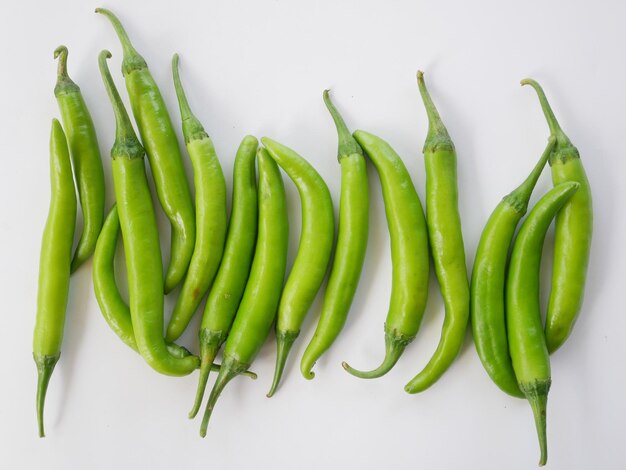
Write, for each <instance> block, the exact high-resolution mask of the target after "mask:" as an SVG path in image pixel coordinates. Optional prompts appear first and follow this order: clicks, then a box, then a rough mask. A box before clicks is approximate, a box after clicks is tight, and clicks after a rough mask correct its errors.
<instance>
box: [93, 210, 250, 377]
mask: <svg viewBox="0 0 626 470" xmlns="http://www.w3.org/2000/svg"><path fill="white" fill-rule="evenodd" d="M119 233H120V219H119V215H118V213H117V207H116V206H113V207H112V208H111V210H110V211H109V215H107V217H106V219H105V220H104V225H103V226H102V231H101V232H100V236H99V237H98V243H97V244H96V250H95V251H94V254H93V286H94V291H95V294H96V300H97V301H98V305H99V306H100V311H101V312H102V316H103V317H104V319H105V320H106V322H107V324H108V325H109V326H110V327H111V329H112V330H113V332H114V333H115V334H116V335H117V336H118V337H119V338H120V339H121V340H122V341H123V342H124V344H126V345H127V346H128V347H130V348H131V349H133V350H134V351H136V352H139V349H138V348H137V341H135V331H134V330H133V324H132V322H131V317H130V309H129V308H128V305H127V304H126V302H125V301H124V299H123V298H122V295H121V294H120V291H119V289H118V288H117V282H116V280H115V250H116V246H117V239H118V237H119ZM167 350H168V351H169V353H170V354H171V355H172V356H174V357H177V358H183V357H187V356H189V355H191V353H190V352H189V351H188V350H187V348H184V347H182V346H179V345H178V344H175V343H167ZM210 369H211V370H212V371H219V369H220V366H219V365H218V364H213V363H211V364H210ZM244 375H248V376H249V377H251V378H253V379H256V378H257V376H256V374H255V373H254V372H245V373H244Z"/></svg>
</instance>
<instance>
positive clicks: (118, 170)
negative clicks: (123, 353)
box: [98, 51, 199, 376]
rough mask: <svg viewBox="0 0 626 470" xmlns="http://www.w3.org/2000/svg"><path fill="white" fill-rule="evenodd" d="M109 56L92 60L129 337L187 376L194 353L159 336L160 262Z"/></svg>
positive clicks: (154, 359) (135, 147) (138, 149)
mask: <svg viewBox="0 0 626 470" xmlns="http://www.w3.org/2000/svg"><path fill="white" fill-rule="evenodd" d="M109 57H111V53H110V52H108V51H102V52H101V53H100V56H99V58H98V63H99V66H100V73H101V75H102V79H103V81H104V84H105V88H106V90H107V93H108V95H109V98H110V100H111V104H112V105H113V111H114V113H115V121H116V130H115V143H114V144H113V148H112V149H111V158H112V168H113V183H114V188H115V198H116V200H117V210H118V213H119V219H120V227H121V230H122V239H123V241H124V253H125V256H126V270H127V273H128V293H129V300H130V302H129V304H130V316H131V321H132V325H133V329H134V332H135V341H136V343H137V348H138V349H139V353H140V354H141V355H142V357H143V358H144V359H145V361H146V362H147V363H148V364H149V365H150V366H151V367H152V368H153V369H154V370H156V371H157V372H160V373H162V374H166V375H173V376H181V375H187V374H190V373H191V372H192V371H194V370H195V369H196V368H197V367H198V366H199V360H198V358H197V357H195V356H187V357H183V358H180V357H174V356H172V355H171V354H170V352H169V351H168V348H167V345H166V343H165V340H164V338H163V303H164V298H163V264H162V261H161V247H160V244H159V232H158V229H157V223H156V216H155V213H154V208H153V206H152V197H151V195H150V188H149V187H148V179H147V177H146V171H145V164H144V159H143V156H144V150H143V147H142V146H141V144H140V143H139V140H138V139H137V136H136V135H135V131H134V130H133V128H132V125H131V123H130V119H129V117H128V114H127V113H126V110H125V109H124V105H123V104H122V100H121V98H120V95H119V93H118V91H117V89H116V88H115V84H114V83H113V79H112V77H111V74H110V72H109V69H108V66H107V63H106V60H107V58H109Z"/></svg>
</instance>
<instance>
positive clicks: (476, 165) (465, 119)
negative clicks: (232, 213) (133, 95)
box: [0, 0, 626, 470]
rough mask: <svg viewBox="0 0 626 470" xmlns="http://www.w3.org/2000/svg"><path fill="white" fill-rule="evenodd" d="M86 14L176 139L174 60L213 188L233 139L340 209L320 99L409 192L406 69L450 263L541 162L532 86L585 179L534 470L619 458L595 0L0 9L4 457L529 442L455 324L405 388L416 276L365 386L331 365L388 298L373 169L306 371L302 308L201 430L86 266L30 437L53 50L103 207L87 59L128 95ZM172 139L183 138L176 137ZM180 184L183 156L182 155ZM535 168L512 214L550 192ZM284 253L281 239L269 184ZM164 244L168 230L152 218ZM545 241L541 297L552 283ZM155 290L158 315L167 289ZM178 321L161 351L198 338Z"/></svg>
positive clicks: (354, 358) (479, 452) (72, 4)
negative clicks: (142, 78)
mask: <svg viewBox="0 0 626 470" xmlns="http://www.w3.org/2000/svg"><path fill="white" fill-rule="evenodd" d="M96 6H105V7H109V8H111V9H112V10H113V11H114V12H116V13H117V14H118V15H119V17H120V18H121V20H122V21H123V23H124V25H125V26H126V28H127V30H128V33H129V35H130V37H131V39H132V40H133V42H134V44H135V46H136V48H137V49H138V51H140V53H142V54H143V56H144V57H145V59H146V60H147V62H148V64H149V66H150V69H151V71H152V73H153V74H154V76H155V78H156V80H157V82H158V83H159V85H160V87H161V90H162V92H163V94H164V97H165V100H166V102H167V104H168V105H169V106H170V112H171V115H172V118H173V122H174V125H175V127H176V129H177V130H178V131H179V129H180V119H179V115H178V110H177V108H176V107H175V95H174V91H173V87H172V82H171V76H170V58H171V55H172V53H173V52H175V51H177V52H179V53H180V55H181V75H182V79H183V82H184V85H185V87H186V89H187V92H188V95H189V99H190V102H191V105H192V107H193V109H194V110H195V112H196V113H197V115H198V116H199V118H200V119H201V121H202V122H203V123H204V125H205V127H206V129H207V131H208V132H209V133H210V134H211V136H212V137H213V138H214V142H215V146H216V148H217V150H218V152H219V155H220V158H221V161H222V164H223V167H224V171H225V174H226V177H227V181H228V182H229V187H230V181H231V174H232V162H233V156H234V152H235V150H236V148H237V146H238V144H239V141H240V140H241V138H242V137H243V136H244V135H245V134H247V133H251V134H254V135H256V136H258V137H261V136H263V135H267V136H271V137H273V138H275V139H277V140H279V141H281V142H283V143H285V144H287V145H289V146H291V147H293V148H295V149H296V150H297V151H298V152H300V153H301V154H302V155H303V156H305V157H306V158H308V159H309V160H310V161H311V162H312V163H313V164H314V165H315V166H316V168H317V169H318V170H319V172H320V173H321V174H322V176H323V177H324V178H325V179H326V181H327V182H328V185H329V187H330V189H331V192H332V194H333V196H334V198H335V207H336V209H337V205H338V195H339V182H340V167H339V165H338V164H337V162H336V159H335V155H336V134H335V130H334V127H333V125H332V122H331V120H330V117H329V115H328V114H327V111H326V109H325V108H324V106H323V103H322V100H321V92H322V90H323V89H324V88H327V87H330V88H332V94H333V98H334V100H335V103H336V104H337V106H338V107H339V109H340V110H341V111H342V112H343V114H344V116H345V118H346V121H347V122H348V125H349V126H350V127H351V128H353V129H356V128H362V129H367V130H369V131H371V132H373V133H375V134H378V135H380V136H382V137H383V138H385V139H386V140H388V141H389V142H390V144H391V145H392V146H393V147H394V148H395V149H396V150H397V151H398V153H399V154H400V155H402V156H403V158H404V160H405V163H406V165H407V167H408V169H409V171H410V173H411V175H412V177H413V178H414V182H415V184H416V187H417V189H418V193H419V194H420V196H421V197H422V198H423V197H424V167H423V159H422V154H421V148H422V144H423V142H424V138H425V135H426V130H427V123H426V116H425V112H424V109H423V106H422V102H421V100H420V98H419V94H418V92H417V87H416V82H415V72H416V70H417V69H418V68H421V69H423V70H424V71H425V72H426V80H427V83H428V85H429V87H430V91H431V93H432V96H433V99H434V100H435V102H436V103H437V105H438V107H439V110H440V112H441V114H442V117H443V119H444V121H445V123H446V124H447V126H448V129H449V131H450V134H451V135H452V137H453V139H454V141H455V143H456V147H457V150H458V174H459V192H460V210H461V216H462V220H463V229H464V236H465V243H466V247H467V255H468V256H467V262H468V270H469V269H471V264H472V261H473V257H474V252H475V248H476V244H477V242H478V239H479V236H480V233H481V230H482V227H483V225H484V223H485V221H486V219H487V217H488V216H489V214H490V212H491V211H492V210H493V208H494V207H495V206H496V204H497V203H498V201H499V200H500V198H501V197H502V196H503V195H504V194H506V193H508V192H509V191H510V190H511V189H512V188H514V187H515V186H517V184H519V182H520V181H521V180H522V179H523V178H524V177H525V175H526V174H527V173H528V171H529V170H530V169H531V167H532V166H533V165H534V164H535V161H536V159H537V158H538V157H539V155H540V153H541V151H542V149H543V147H544V145H545V143H546V139H547V137H548V129H547V126H546V124H545V121H544V118H543V115H542V114H541V111H540V108H539V105H538V102H537V98H536V96H535V94H534V92H533V91H532V90H531V89H530V88H521V87H520V86H519V84H518V83H519V80H520V79H521V78H524V77H526V76H531V77H533V78H536V79H537V80H539V81H540V83H542V84H543V86H544V88H545V90H546V93H547V94H548V97H549V99H550V100H551V102H552V104H553V106H554V109H555V112H556V114H557V116H558V117H559V119H560V121H561V124H562V126H563V128H564V130H565V132H566V133H567V134H568V135H569V136H570V138H571V139H572V141H573V142H574V143H575V144H576V145H577V146H578V148H579V150H580V154H581V156H582V159H583V162H584V165H585V167H586V169H587V172H588V176H589V180H590V182H591V185H592V189H593V196H594V210H595V226H594V229H595V233H594V240H593V247H592V256H591V263H590V266H589V281H588V286H587V293H586V299H585V304H584V309H583V312H582V314H581V317H580V320H579V322H578V324H577V327H576V329H575V331H574V333H573V335H572V336H571V338H570V340H569V341H568V343H567V344H566V345H565V346H564V347H563V348H562V349H561V350H559V351H558V352H557V353H556V354H555V355H554V356H553V358H552V369H553V385H552V390H551V392H550V399H549V408H548V440H549V449H550V454H549V462H548V465H549V468H554V469H589V468H598V469H618V468H626V457H625V456H624V449H623V442H624V441H623V438H624V422H625V418H626V410H625V405H624V396H625V394H626V378H625V376H624V357H626V340H625V338H624V331H625V330H626V316H625V315H624V313H625V312H624V306H625V305H624V304H625V302H624V280H625V275H624V261H625V256H624V250H623V242H624V237H625V235H626V228H625V220H624V206H623V201H624V198H625V196H626V194H625V191H624V183H623V180H624V171H625V170H626V165H625V164H624V161H625V156H624V129H625V128H624V122H625V121H624V109H626V92H625V91H624V89H625V88H624V80H625V77H626V62H625V60H624V44H626V32H625V30H624V26H623V25H624V19H625V14H626V7H625V6H624V4H623V2H619V1H617V0H615V1H604V2H587V1H566V0H559V1H535V0H529V1H526V2H515V3H513V2H502V1H496V0H493V1H488V0H481V1H478V0H476V1H472V2H463V1H439V2H426V1H393V2H392V1H387V2H383V1H336V0H335V1H332V0H324V1H316V2H288V1H282V0H274V1H232V2H216V1H203V2H199V1H194V2H191V1H190V2H182V1H179V2H171V1H150V2H148V1H143V2H127V1H126V2H124V1H121V0H120V1H109V2H107V3H106V4H103V5H97V4H93V3H92V2H85V1H78V0H76V1H69V0H57V1H54V2H37V3H35V2H33V1H19V2H18V1H14V2H4V3H3V6H2V13H1V16H0V44H2V46H1V50H2V60H3V66H2V68H3V71H2V74H0V90H2V93H1V94H0V109H1V110H2V111H1V112H0V119H1V122H0V136H1V139H0V140H1V142H2V145H3V149H2V162H3V167H2V171H1V172H0V175H1V176H0V178H1V179H2V182H1V184H0V191H1V193H0V197H1V200H2V204H3V216H2V217H1V218H0V224H1V232H0V234H1V237H2V239H1V243H0V250H1V251H0V259H1V260H2V266H3V267H2V269H1V270H0V276H1V278H0V286H1V289H2V300H3V308H2V310H3V315H2V326H0V330H1V331H2V341H1V342H0V351H1V357H2V358H3V359H2V379H0V380H1V383H2V386H1V387H0V467H2V468H12V469H13V468H15V469H21V468H27V469H30V468H46V469H49V470H53V469H61V468H63V469H68V468H72V469H74V468H90V469H111V468H118V469H119V468H124V469H125V468H137V469H139V468H154V469H156V468H187V469H196V468H198V469H200V468H202V469H204V468H221V469H241V468H259V469H266V468H272V469H274V470H278V469H282V468H298V469H329V468H330V469H332V468H359V469H380V468H397V469H408V468H429V469H430V468H433V469H434V468H445V469H461V468H480V469H503V468H506V469H528V468H534V467H535V465H536V462H537V460H538V456H539V451H538V446H537V441H536V437H535V430H534V425H533V421H532V416H531V411H530V407H529V406H528V404H527V403H526V402H524V401H522V400H517V399H514V398H511V397H508V396H506V395H505V394H503V393H502V392H501V391H500V390H499V389H498V388H497V387H496V386H495V385H494V384H493V383H492V382H491V381H490V380H489V378H488V377H487V375H486V373H485V371H484V370H483V368H482V365H481V364H480V362H479V360H478V357H477V355H476V352H475V348H474V346H473V343H472V340H471V335H470V334H468V336H467V339H466V342H465V345H464V347H463V350H462V352H461V354H460V356H459V358H458V360H457V361H456V362H455V363H454V365H453V366H452V367H451V368H450V370H449V371H448V373H447V374H446V375H445V376H444V377H443V378H442V379H441V380H440V381H439V382H438V383H437V384H436V385H435V386H433V387H432V388H431V389H429V390H427V391H426V392H424V393H422V394H421V395H417V396H411V395H408V394H406V393H405V392H404V391H403V386H404V384H405V383H406V382H407V381H408V380H409V379H410V378H412V377H413V375H414V374H415V373H417V372H418V371H419V370H420V369H421V368H422V367H423V365H424V364H425V363H426V362H427V360H428V359H429V357H430V355H431V354H432V352H433V351H434V348H435V345H436V343H437V340H438V337H439V332H440V328H441V323H442V318H443V309H442V304H441V300H440V297H439V291H438V288H437V285H436V282H435V281H434V279H433V281H432V283H431V296H430V301H429V304H428V309H427V312H426V316H425V318H424V321H423V324H422V328H421V331H420V333H419V335H418V337H417V339H416V340H415V341H414V343H412V344H411V345H410V346H409V347H408V348H407V350H406V352H405V354H404V356H403V357H402V358H401V360H400V361H399V363H398V364H397V365H396V367H395V368H394V369H393V370H392V371H391V372H390V373H389V374H387V375H386V376H385V377H383V378H380V379H377V380H372V381H363V380H359V379H356V378H354V377H352V376H349V375H348V374H346V373H345V372H344V371H343V370H342V369H341V366H340V363H341V361H342V360H348V361H350V362H351V364H353V365H354V366H356V367H363V368H368V367H374V366H376V365H378V362H379V361H380V360H381V359H382V355H383V328H382V327H383V322H384V319H385V316H386V314H387V305H388V298H389V288H390V255H389V239H388V233H387V228H386V221H385V217H384V211H383V205H382V198H381V192H380V185H379V181H378V178H377V175H376V173H375V172H374V171H373V169H372V168H370V188H369V189H370V193H371V206H370V208H371V223H370V241H369V246H368V253H367V258H366V262H365V267H364V271H363V276H362V279H361V284H360V286H359V290H358V293H357V297H356V300H355V302H354V304H353V308H352V311H351V315H350V317H349V320H348V323H347V325H346V327H345V330H344V331H343V333H342V335H341V336H340V338H339V340H338V341H337V342H336V343H335V345H334V347H333V348H332V349H331V350H330V351H329V352H328V353H327V354H326V355H325V356H324V357H323V359H322V360H320V361H319V363H318V364H317V366H316V369H315V370H316V372H317V377H316V378H315V380H313V381H311V382H308V381H305V380H304V379H303V378H302V377H301V376H300V373H299V367H298V364H299V360H300V357H301V355H302V352H303V351H304V348H305V346H306V344H307V342H308V339H309V338H310V337H311V335H312V334H313V330H314V328H315V324H316V318H317V315H318V312H319V307H320V302H319V298H318V300H317V301H316V303H315V304H314V306H313V307H312V309H311V312H310V315H309V317H308V319H307V321H306V322H305V324H304V327H303V331H302V334H301V337H300V339H299V340H298V342H297V343H296V345H295V347H294V350H293V353H292V355H291V360H290V361H289V363H288V366H287V370H286V374H285V377H284V381H283V384H282V387H281V388H280V390H279V391H278V393H277V394H276V395H275V397H274V398H272V399H267V398H266V397H265V393H266V392H267V390H268V388H269V385H270V381H271V376H272V373H273V368H274V355H275V346H274V338H273V336H272V337H270V340H269V341H268V343H267V344H266V346H265V347H264V348H263V350H262V351H261V353H260V355H259V357H258V359H257V361H256V362H255V364H254V370H255V371H257V372H258V374H259V379H258V380H257V381H256V382H253V381H251V380H249V379H246V378H239V379H236V380H234V381H233V382H232V383H231V384H230V385H229V386H228V387H227V389H226V391H225V393H224V394H223V396H222V398H221V399H220V401H219V402H218V406H217V408H216V409H215V412H214V414H213V418H212V421H211V424H210V428H209V432H208V435H207V437H206V439H204V440H203V439H200V438H199V437H198V427H199V420H195V421H190V420H188V419H187V417H186V415H187V411H188V409H189V408H190V406H191V403H192V400H193V396H194V392H195V387H196V378H197V377H196V375H195V374H194V375H192V376H190V377H186V378H179V379H173V378H169V377H164V376H159V375H157V374H156V373H154V372H153V371H152V370H150V369H149V368H148V367H147V366H146V364H145V363H144V362H143V361H142V360H141V358H140V357H139V356H138V355H137V354H135V353H134V352H133V351H131V350H130V349H128V348H127V347H126V346H124V345H123V344H122V343H121V342H120V341H119V340H118V339H117V338H116V337H115V335H114V334H113V333H112V332H111V331H110V330H109V329H108V327H107V325H106V324H105V322H104V320H103V318H102V316H101V315H100V312H99V309H98V306H97V304H96V300H95V298H94V295H93V291H92V289H93V288H92V284H91V273H90V268H91V262H90V261H89V262H87V263H86V264H85V265H84V266H83V267H82V268H81V269H80V271H79V272H77V273H76V275H75V276H73V278H72V284H71V292H70V302H69V307H68V321H67V327H66V334H65V341H64V345H63V355H62V357H61V360H60V362H59V364H58V366H57V369H56V371H55V374H54V375H53V378H52V381H51V384H50V389H49V394H48V400H47V403H46V425H47V435H48V437H47V438H46V439H38V438H37V436H36V421H35V402H34V397H35V384H36V373H35V365H34V363H33V361H32V358H31V341H32V329H33V323H34V318H35V303H36V294H37V273H38V260H39V248H40V237H41V232H42V229H43V225H44V222H45V219H46V215H47V210H48V203H49V197H50V196H49V168H48V135H49V127H50V120H51V118H52V117H54V116H59V113H58V110H57V106H56V102H55V99H54V95H53V87H54V83H55V76H56V62H55V61H54V60H53V58H52V52H53V50H54V49H55V48H56V47H57V46H58V45H59V44H65V45H67V46H68V47H69V51H70V54H69V73H70V76H71V77H72V78H73V79H74V80H75V81H76V82H77V83H78V84H79V85H80V86H81V88H82V91H83V93H84V96H85V98H86V101H87V103H88V105H89V107H90V109H91V112H92V115H93V118H94V121H95V123H96V126H97V129H98V136H99V139H100V146H101V149H102V152H103V157H104V159H105V160H104V162H105V170H106V176H107V185H108V186H107V207H108V206H109V205H110V204H111V203H112V202H113V197H112V184H111V179H110V165H109V161H108V153H109V149H110V146H111V144H112V142H113V126H114V121H113V115H112V112H111V107H110V105H109V102H108V100H107V97H106V94H105V91H104V88H103V86H102V82H101V79H100V76H99V73H98V68H97V54H98V52H99V51H100V50H101V49H103V48H108V49H110V50H111V51H112V53H113V59H112V60H111V61H110V66H111V68H112V70H113V72H114V75H115V80H116V82H117V84H118V86H119V87H120V89H121V90H122V94H123V95H124V99H125V100H126V94H125V89H124V86H123V79H122V77H121V73H120V72H119V65H120V61H121V57H122V55H121V48H120V45H119V43H118V40H117V38H116V37H115V35H114V33H113V29H112V28H111V25H110V24H109V23H108V21H107V20H106V19H105V18H104V17H102V16H97V15H95V14H94V13H93V9H94V7H96ZM179 135H180V131H179ZM185 164H186V166H187V169H188V174H189V177H190V178H191V175H192V174H191V165H190V163H189V161H188V159H187V158H186V157H185ZM550 185H551V184H550V178H549V172H548V171H546V172H545V173H544V174H543V176H542V178H541V180H540V181H539V184H538V186H537V190H536V192H535V195H534V197H533V201H536V199H537V198H538V197H539V196H540V195H541V194H542V193H544V192H545V191H546V190H547V189H549V187H550ZM286 186H287V191H288V198H289V212H290V221H291V239H290V241H291V247H290V260H293V257H294V255H295V250H296V246H297V241H298V236H299V226H300V222H299V220H300V208H299V200H298V197H297V192H296V190H295V188H294V187H293V185H292V184H291V182H289V181H288V180H286ZM159 215H160V216H161V227H162V229H163V230H162V233H163V240H162V242H163V246H164V248H166V250H165V256H168V254H167V247H168V246H169V229H168V225H167V224H166V223H165V220H164V218H163V217H162V213H160V214H159ZM551 237H552V236H551V235H549V236H548V239H547V242H546V249H545V251H544V255H545V257H546V262H545V263H544V264H545V266H544V268H545V270H544V273H543V274H544V282H543V286H544V288H545V292H544V293H543V296H544V299H545V298H546V296H547V291H548V287H549V271H550V262H549V260H550V258H549V257H550V256H551V254H552V250H551V248H550V242H551V240H552V238H551ZM175 295H176V293H174V294H173V295H172V296H170V297H171V298H168V299H167V302H166V307H167V310H168V311H169V310H170V309H171V307H172V306H173V299H174V296H175ZM198 320H199V315H198V318H196V319H195V321H194V323H193V324H192V327H191V328H190V330H189V331H188V332H187V334H186V335H185V336H184V337H183V340H182V342H183V343H184V344H187V345H188V346H189V347H191V348H192V349H195V348H196V347H197V340H196V333H195V331H196V328H197V325H198Z"/></svg>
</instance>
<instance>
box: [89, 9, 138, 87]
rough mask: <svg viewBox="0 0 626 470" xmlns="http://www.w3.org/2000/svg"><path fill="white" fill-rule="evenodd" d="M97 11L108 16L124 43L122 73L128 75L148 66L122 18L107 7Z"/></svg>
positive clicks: (121, 41)
mask: <svg viewBox="0 0 626 470" xmlns="http://www.w3.org/2000/svg"><path fill="white" fill-rule="evenodd" d="M95 11H96V13H100V14H102V15H104V16H106V17H107V18H108V19H109V21H110V22H111V24H112V25H113V29H114V30H115V33H116V34H117V37H118V38H119V40H120V43H121V44H122V51H123V53H124V59H123V60H122V73H123V74H124V75H127V74H128V73H130V72H132V71H134V70H141V69H145V68H147V67H148V65H147V64H146V61H145V60H144V58H143V57H142V56H141V54H139V52H137V50H136V49H135V48H134V47H133V45H132V43H131V42H130V39H129V38H128V34H127V33H126V30H125V29H124V27H123V26H122V23H121V22H120V20H119V19H118V18H117V17H116V16H115V15H114V14H113V12H111V11H110V10H107V9H106V8H96V10H95Z"/></svg>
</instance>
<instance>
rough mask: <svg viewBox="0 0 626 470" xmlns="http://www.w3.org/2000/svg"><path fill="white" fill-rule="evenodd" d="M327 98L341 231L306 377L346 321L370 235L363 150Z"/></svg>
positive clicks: (305, 363)
mask: <svg viewBox="0 0 626 470" xmlns="http://www.w3.org/2000/svg"><path fill="white" fill-rule="evenodd" d="M323 97H324V103H325V104H326V107H327V108H328V110H329V112H330V114H331V116H332V118H333V121H334V123H335V126H336V128H337V133H338V137H339V149H338V154H337V159H338V160H339V164H340V165H341V197H340V201H339V226H338V232H339V233H338V235H337V247H336V249H335V258H334V260H333V264H332V268H331V270H330V275H329V278H328V284H327V286H326V292H325V294H324V302H323V304H322V312H321V314H320V319H319V322H318V324H317V328H316V329H315V334H314V335H313V338H312V339H311V342H310V343H309V345H308V346H307V347H306V350H305V351H304V354H303V355H302V360H301V362H300V371H301V372H302V375H303V376H304V377H305V378H306V379H312V378H313V377H314V376H315V373H314V372H313V371H312V370H311V369H312V368H313V365H314V364H315V362H316V361H317V360H318V359H319V358H320V356H321V355H322V354H324V352H325V351H327V350H328V349H329V348H330V346H331V345H332V344H333V342H334V341H335V340H336V339H337V337H338V336H339V333H340V332H341V330H342V329H343V326H344V325H345V323H346V319H347V318H348V312H349V311H350V305H351V304H352V299H353V298H354V294H355V292H356V289H357V286H358V284H359V278H360V277H361V270H362V268H363V261H364V260H365V250H366V249H367V236H368V203H369V199H368V190H367V167H366V164H365V158H364V157H363V150H362V149H361V147H360V145H359V144H358V143H357V141H356V140H355V139H354V137H352V135H351V134H350V131H349V130H348V128H347V126H346V124H345V122H344V120H343V118H342V117H341V115H340V114H339V112H338V111H337V109H336V108H335V107H334V106H333V104H332V102H331V100H330V96H329V93H328V90H325V91H324V95H323Z"/></svg>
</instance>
